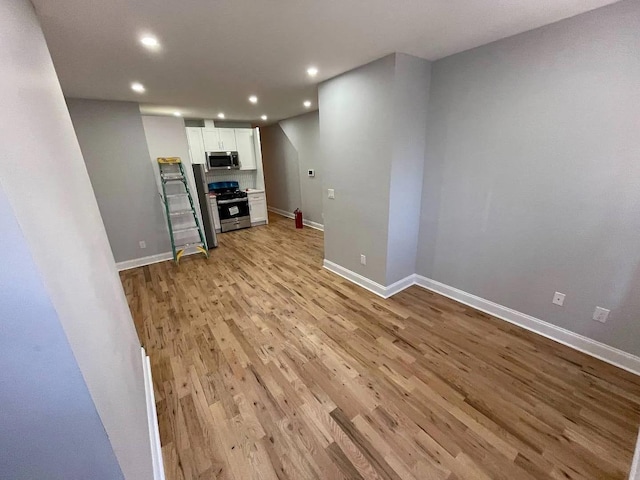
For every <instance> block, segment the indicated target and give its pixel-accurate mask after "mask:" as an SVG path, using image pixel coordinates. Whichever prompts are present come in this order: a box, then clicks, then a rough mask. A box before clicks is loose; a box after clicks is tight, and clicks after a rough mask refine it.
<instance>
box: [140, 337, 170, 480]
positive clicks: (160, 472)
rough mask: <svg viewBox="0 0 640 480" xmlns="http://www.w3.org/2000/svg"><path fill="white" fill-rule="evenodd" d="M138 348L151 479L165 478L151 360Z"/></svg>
mask: <svg viewBox="0 0 640 480" xmlns="http://www.w3.org/2000/svg"><path fill="white" fill-rule="evenodd" d="M140 350H141V352H142V370H143V372H144V393H145V397H146V401H147V423H148V425H149V440H150V443H151V460H152V462H153V479H154V480H165V477H164V464H163V461H162V446H161V444H160V431H159V429H158V414H157V412H156V397H155V394H154V392H153V378H152V376H151V362H150V361H149V357H148V356H147V353H146V352H145V351H144V348H141V349H140Z"/></svg>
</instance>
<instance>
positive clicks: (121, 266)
mask: <svg viewBox="0 0 640 480" xmlns="http://www.w3.org/2000/svg"><path fill="white" fill-rule="evenodd" d="M196 253H200V252H198V251H193V252H185V254H184V256H185V257H187V256H189V255H194V254H196ZM167 260H173V253H171V252H166V253H159V254H157V255H150V256H148V257H142V258H134V259H133V260H125V261H124V262H117V263H116V268H117V269H118V271H119V272H122V271H123V270H131V269H132V268H138V267H144V266H145V265H152V264H154V263H160V262H166V261H167Z"/></svg>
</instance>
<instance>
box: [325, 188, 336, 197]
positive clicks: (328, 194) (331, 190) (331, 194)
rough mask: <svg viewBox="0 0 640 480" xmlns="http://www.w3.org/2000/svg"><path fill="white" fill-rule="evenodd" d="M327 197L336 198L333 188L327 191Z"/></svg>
mask: <svg viewBox="0 0 640 480" xmlns="http://www.w3.org/2000/svg"><path fill="white" fill-rule="evenodd" d="M327 196H328V197H329V198H336V191H335V190H334V189H333V188H329V189H328V190H327Z"/></svg>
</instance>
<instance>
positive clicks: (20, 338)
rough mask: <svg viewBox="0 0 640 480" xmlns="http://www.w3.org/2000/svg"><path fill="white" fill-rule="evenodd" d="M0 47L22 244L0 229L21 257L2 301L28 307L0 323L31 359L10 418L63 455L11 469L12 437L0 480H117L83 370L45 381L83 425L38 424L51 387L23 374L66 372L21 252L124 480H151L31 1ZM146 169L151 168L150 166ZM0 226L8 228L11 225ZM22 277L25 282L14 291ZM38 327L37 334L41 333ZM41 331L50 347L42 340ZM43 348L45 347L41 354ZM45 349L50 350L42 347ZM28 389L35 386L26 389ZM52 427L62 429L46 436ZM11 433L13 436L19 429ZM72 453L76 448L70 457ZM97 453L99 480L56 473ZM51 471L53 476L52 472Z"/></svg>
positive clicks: (108, 262) (2, 100)
mask: <svg viewBox="0 0 640 480" xmlns="http://www.w3.org/2000/svg"><path fill="white" fill-rule="evenodd" d="M0 44H1V45H2V48H0V64H2V65H3V66H4V67H5V71H4V73H3V75H1V76H0V104H1V105H2V109H0V124H1V125H2V129H0V158H1V159H2V161H0V184H1V185H2V189H3V190H4V194H5V196H6V198H7V200H8V202H9V205H10V207H11V210H12V211H13V216H14V217H15V220H16V221H17V223H18V225H19V227H20V230H21V235H22V237H23V239H22V240H20V239H17V238H15V236H14V237H13V239H14V240H15V242H14V241H11V238H9V239H8V240H6V238H7V237H4V235H5V234H6V232H7V231H8V227H7V228H5V225H3V228H2V230H0V231H2V234H3V240H6V241H9V245H6V249H5V251H6V252H8V253H7V255H14V253H15V252H16V251H17V252H20V254H19V255H18V254H17V253H15V256H16V257H17V258H16V261H18V263H17V264H15V263H11V268H12V270H11V271H10V272H11V273H10V275H9V282H10V284H9V285H7V280H5V279H6V277H3V279H2V280H3V281H2V288H0V291H2V292H3V293H4V294H6V293H7V292H8V291H9V288H20V290H21V291H16V290H12V292H13V293H14V295H15V296H16V298H15V299H17V296H18V295H20V296H21V297H20V298H22V299H24V298H27V297H25V295H26V296H28V301H27V302H26V303H24V302H22V304H21V305H19V307H20V312H18V311H13V308H15V303H11V302H12V299H9V304H8V306H7V304H3V306H2V307H1V308H2V309H3V312H2V313H1V314H0V323H3V325H2V327H3V328H2V332H3V335H2V336H3V337H4V338H3V339H4V340H13V339H12V337H9V336H7V335H8V333H7V332H6V331H5V328H4V327H5V325H6V326H7V327H8V328H10V329H12V331H13V332H14V333H15V334H16V335H17V336H16V338H15V340H16V342H15V343H12V347H13V348H15V350H14V352H15V354H16V355H21V354H24V353H26V352H25V349H28V350H29V352H28V354H29V355H30V356H29V357H28V358H24V361H25V370H24V373H23V374H24V375H25V378H23V379H20V380H19V382H20V389H21V390H16V393H18V391H19V392H21V393H23V394H24V396H21V397H20V398H17V399H16V398H13V399H12V402H19V403H20V404H19V405H16V404H15V403H14V404H12V405H11V408H12V409H14V411H20V409H21V408H22V409H25V410H22V413H23V414H25V413H27V411H26V409H29V410H28V413H29V418H30V419H31V420H32V422H29V421H28V420H29V418H26V417H25V416H22V419H23V420H25V422H24V423H23V425H22V426H21V428H20V435H19V436H20V437H23V438H24V439H25V441H26V439H27V438H30V437H37V436H38V433H39V432H42V433H43V434H44V433H48V434H49V436H47V437H44V438H41V439H37V440H36V439H34V445H39V446H41V445H42V442H44V441H49V442H50V443H51V444H53V445H55V446H56V452H55V455H56V457H55V458H53V457H50V456H48V454H47V453H48V452H47V451H46V450H39V451H38V450H36V449H35V448H34V449H31V450H30V451H29V456H28V457H27V458H25V457H19V456H18V457H15V458H10V459H9V458H7V456H8V455H11V453H16V454H18V453H19V452H16V451H13V452H12V451H11V448H14V447H15V448H18V447H19V443H18V442H19V439H18V438H16V437H15V436H13V437H12V438H11V439H10V440H9V442H8V443H9V444H10V445H9V447H8V449H7V448H2V449H0V458H2V460H1V461H0V464H1V465H2V467H0V471H2V472H3V473H5V469H4V466H5V465H7V464H8V463H7V462H9V463H12V464H13V465H15V464H16V463H20V462H25V463H27V462H28V463H38V464H39V465H40V466H42V465H45V464H48V465H49V466H50V467H51V469H50V470H48V471H47V474H44V475H34V476H26V477H25V476H23V477H17V478H105V479H111V478H114V477H115V478H118V474H117V473H116V472H115V468H112V467H113V465H109V463H110V462H109V460H108V457H109V455H110V454H109V452H108V451H105V450H103V448H104V442H103V440H104V435H105V432H104V431H103V430H102V429H97V427H96V425H95V422H94V420H95V419H92V415H91V411H90V410H91V409H90V408H88V406H87V404H86V403H83V402H82V398H83V397H82V395H83V394H82V392H81V391H80V390H81V389H80V390H79V388H80V387H81V384H80V382H79V379H78V377H77V369H74V368H73V366H72V365H71V366H70V365H69V364H68V363H66V364H65V363H62V364H52V365H50V368H51V370H50V371H51V373H52V374H54V375H56V378H59V377H58V376H57V375H58V374H60V373H63V374H64V375H67V377H66V378H67V381H68V382H69V388H70V389H72V390H70V393H77V395H78V402H79V404H78V405H79V406H81V407H82V409H83V411H82V412H78V415H77V416H76V415H75V412H74V414H70V412H68V411H65V410H64V408H66V407H67V406H65V405H60V403H55V404H54V403H51V404H49V405H45V406H44V407H45V408H53V407H54V406H59V407H61V408H63V409H62V410H60V409H57V410H56V412H55V413H54V414H52V416H51V417H48V418H46V420H47V421H50V422H52V423H51V424H49V425H48V427H47V429H45V428H44V426H43V425H39V424H38V423H37V421H36V420H37V419H39V418H42V417H41V415H42V414H43V412H42V411H38V410H37V409H38V406H39V405H40V406H42V401H41V399H39V398H38V395H39V394H40V393H41V391H39V390H38V389H39V388H42V389H46V388H50V387H51V386H50V385H49V384H48V383H47V382H46V381H45V380H46V379H44V380H43V381H42V385H39V384H38V380H37V379H34V378H28V377H26V375H28V373H29V371H31V369H33V365H30V366H29V367H27V362H32V361H33V362H35V363H37V362H45V361H47V360H51V361H52V362H67V361H68V360H69V356H68V351H67V352H66V353H65V349H64V345H63V342H62V341H61V339H60V337H59V336H58V333H59V330H58V328H57V326H56V325H55V323H53V318H52V317H51V313H52V312H51V309H50V307H49V306H48V305H47V303H46V302H45V301H44V299H43V298H42V293H43V291H42V289H41V288H40V287H38V285H36V284H35V283H33V282H34V280H35V279H34V278H33V276H32V275H31V274H29V276H27V277H26V278H25V277H22V276H21V275H22V273H23V272H21V271H20V270H21V269H23V268H25V269H28V268H31V267H29V264H28V262H27V260H26V259H25V257H24V250H21V248H22V246H24V247H26V248H27V249H28V250H29V255H30V256H31V258H32V261H33V264H34V265H35V267H36V269H37V270H38V272H39V276H40V279H41V282H42V285H43V286H44V290H45V291H46V294H47V295H48V298H49V301H50V304H51V306H52V308H53V310H54V311H55V315H57V318H58V321H59V323H60V325H61V327H62V330H63V331H64V334H65V336H66V338H67V341H68V345H69V346H70V347H71V351H72V352H73V357H74V358H75V361H76V362H77V366H78V367H79V370H80V372H81V373H82V377H83V379H84V382H85V384H86V387H87V388H88V390H89V393H90V394H91V399H92V400H93V403H94V405H95V409H96V411H97V413H98V415H99V416H100V420H101V421H102V425H103V426H104V430H105V431H106V435H107V437H108V439H109V441H110V443H111V447H112V449H113V453H115V456H116V458H117V460H118V463H119V465H120V469H121V471H122V473H123V474H124V477H125V478H126V479H127V480H129V479H131V480H134V479H135V480H151V479H152V477H153V468H152V460H151V445H150V439H149V425H148V422H147V410H146V400H145V388H144V372H143V369H142V358H141V350H140V343H139V341H138V337H137V335H136V331H135V328H134V326H133V321H132V319H131V314H130V312H129V308H128V305H127V301H126V298H125V295H124V292H123V290H122V284H121V283H120V278H119V277H118V272H117V271H116V268H115V263H114V260H113V255H112V253H111V250H110V248H109V242H108V240H107V235H106V232H105V229H104V225H103V223H102V220H101V218H100V212H99V210H98V206H97V204H96V199H95V196H94V194H93V190H92V188H91V183H90V181H89V177H88V175H87V170H86V167H85V163H84V161H83V158H82V154H81V151H80V147H79V146H78V141H77V139H76V136H75V134H74V131H73V125H72V124H71V119H70V118H69V113H68V111H67V107H66V105H65V103H64V97H63V96H62V91H61V89H60V84H59V82H58V78H57V77H56V74H55V70H54V68H53V63H52V61H51V57H50V55H49V52H48V50H47V45H46V43H45V40H44V36H43V34H42V30H41V29H40V26H39V24H38V21H37V18H36V15H35V13H34V11H33V7H32V5H31V3H30V2H29V1H27V0H21V1H20V0H16V1H11V2H0ZM145 162H146V163H147V164H148V161H147V159H146V157H145ZM0 216H1V217H3V218H5V221H6V220H7V218H6V217H7V216H8V214H6V213H2V214H0ZM9 221H11V220H10V219H9ZM7 235H8V234H7ZM5 263H7V262H5ZM7 265H9V264H7ZM7 268H9V267H7ZM15 269H18V271H15ZM5 273H6V272H5ZM24 273H26V272H24ZM13 274H15V275H13ZM18 278H20V279H23V280H21V281H22V282H24V283H21V284H20V283H18V282H16V285H11V284H12V283H13V282H14V279H18ZM27 282H28V283H27ZM10 285H11V286H10ZM25 289H26V291H25ZM12 296H13V295H12ZM15 299H14V300H15ZM6 308H11V309H12V311H10V312H9V316H7V315H5V312H6V310H5V309H6ZM28 308H30V309H32V310H27V309H28ZM36 310H37V311H39V312H40V313H42V314H43V315H44V314H46V315H45V316H44V317H43V318H40V317H33V318H30V319H29V321H30V322H35V324H34V323H31V324H30V325H34V326H35V327H36V329H35V330H34V331H30V332H29V334H28V335H26V337H30V338H25V334H24V333H25V332H20V331H19V328H20V325H15V322H20V320H21V318H22V317H21V315H22V314H24V313H27V312H31V313H33V312H35V311H36ZM25 321H26V320H25ZM12 322H13V323H14V325H11V323H12ZM25 326H26V325H25ZM40 328H41V329H42V332H38V329H40ZM16 329H17V330H16ZM46 332H49V333H51V334H52V336H51V337H49V338H42V337H39V336H38V335H39V333H43V335H44V334H46ZM40 340H45V341H43V342H42V343H40ZM49 341H51V342H52V343H51V344H49V343H47V342H49ZM24 342H33V343H24ZM34 343H36V344H35V345H34ZM3 347H4V346H3ZM7 348H9V347H7ZM50 348H51V349H52V350H49V349H50ZM21 349H22V350H21ZM53 349H58V350H57V351H53ZM16 359H17V358H16ZM2 365H3V367H5V366H6V365H7V363H5V362H4V361H3V362H2ZM2 379H3V380H2V384H1V385H0V390H1V391H2V392H3V395H5V394H8V395H11V390H12V389H14V388H16V389H17V388H18V387H17V385H16V384H15V382H13V381H9V382H7V381H6V380H7V379H8V377H5V376H4V372H3V377H2ZM23 380H28V382H29V383H28V384H27V385H25V384H24V383H22V381H23ZM61 381H62V380H61ZM66 385H67V384H66V382H65V383H61V384H60V386H63V387H65V388H66ZM7 389H8V390H9V391H8V392H7ZM64 395H65V394H64V393H63V392H59V391H57V392H56V397H55V398H52V401H54V400H55V401H56V402H57V401H58V400H59V399H60V398H61V397H62V398H64ZM4 398H6V397H4ZM84 398H85V399H86V397H84ZM70 406H71V405H69V407H70ZM5 408H8V405H7V404H5V403H4V402H3V403H2V407H1V408H0V410H3V412H4V409H5ZM31 408H33V409H32V410H31ZM5 420H6V418H3V420H2V421H3V422H4V421H5ZM80 421H85V422H92V423H87V424H85V425H82V428H83V429H86V432H87V436H85V437H84V438H83V443H82V445H73V442H74V441H75V440H76V439H77V434H78V429H79V428H80V426H78V425H73V424H76V423H77V422H80ZM53 425H58V426H60V428H59V429H58V430H57V431H56V432H55V435H53V436H51V435H50V434H51V428H52V427H53ZM64 425H66V426H67V429H65V428H63V427H64ZM6 426H8V425H6V424H4V423H3V425H1V426H0V432H1V433H0V436H2V438H3V440H2V443H3V446H4V445H6V444H7V437H6V435H7V434H8V432H7V430H6V429H5V427H6ZM11 428H12V429H14V430H13V431H15V428H16V426H15V424H12V425H11ZM41 429H42V430H41ZM67 431H68V432H69V434H70V435H72V437H73V438H71V437H70V438H69V439H68V440H69V443H67V439H66V438H63V437H64V436H65V432H67ZM101 445H102V447H101ZM74 447H77V449H76V450H74V451H73V452H69V451H68V449H69V448H74ZM90 448H96V449H97V450H96V452H94V453H95V455H96V456H97V457H96V458H95V461H96V468H99V469H100V470H99V471H100V475H94V474H93V472H92V474H90V475H88V476H87V475H82V473H81V472H74V471H68V470H64V469H65V468H66V467H69V468H73V467H74V466H78V465H80V462H82V463H83V464H84V465H86V463H84V462H90V461H91V460H90V459H82V460H76V461H75V462H71V461H70V462H68V463H65V464H63V465H62V464H61V461H62V460H63V459H64V458H65V457H67V456H69V455H82V454H83V453H86V452H87V450H86V449H90ZM49 451H50V450H49ZM36 457H37V460H36ZM105 462H107V463H105ZM98 463H100V464H101V466H99V465H98ZM54 468H57V469H58V470H57V471H54V470H53V469H54ZM13 478H16V477H13Z"/></svg>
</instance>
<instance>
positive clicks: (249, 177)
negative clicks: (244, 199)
mask: <svg viewBox="0 0 640 480" xmlns="http://www.w3.org/2000/svg"><path fill="white" fill-rule="evenodd" d="M206 177H207V183H211V182H229V181H231V180H235V181H236V182H238V184H239V185H240V190H246V189H247V188H256V171H255V170H231V171H220V170H218V171H209V172H207V174H206Z"/></svg>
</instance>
